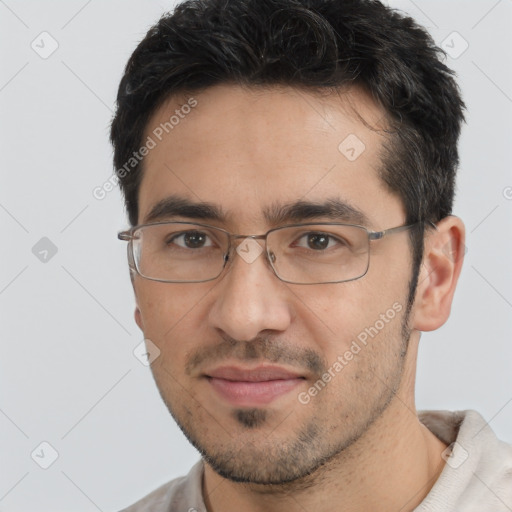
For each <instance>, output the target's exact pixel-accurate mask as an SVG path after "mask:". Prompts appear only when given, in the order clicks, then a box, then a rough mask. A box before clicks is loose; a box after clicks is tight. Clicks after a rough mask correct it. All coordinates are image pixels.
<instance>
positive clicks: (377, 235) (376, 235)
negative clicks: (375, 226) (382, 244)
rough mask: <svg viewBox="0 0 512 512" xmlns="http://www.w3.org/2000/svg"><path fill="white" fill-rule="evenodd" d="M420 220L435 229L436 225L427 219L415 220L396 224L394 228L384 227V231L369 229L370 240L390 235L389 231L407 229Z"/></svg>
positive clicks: (395, 231)
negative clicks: (401, 224) (404, 223)
mask: <svg viewBox="0 0 512 512" xmlns="http://www.w3.org/2000/svg"><path fill="white" fill-rule="evenodd" d="M422 222H424V223H426V224H428V225H429V226H430V227H433V228H434V229H435V230H436V231H437V226H436V225H435V224H434V223H433V222H431V221H429V220H427V221H419V222H415V223H414V224H407V225H405V226H397V227H396V228H390V229H385V230H384V231H370V232H369V236H370V240H380V239H381V238H383V237H384V236H386V235H390V234H391V233H400V232H401V231H406V230H408V229H411V228H413V227H414V226H417V225H418V224H421V223H422Z"/></svg>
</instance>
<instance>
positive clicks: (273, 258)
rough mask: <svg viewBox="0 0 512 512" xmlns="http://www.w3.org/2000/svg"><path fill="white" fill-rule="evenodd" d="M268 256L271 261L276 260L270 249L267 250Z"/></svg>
mask: <svg viewBox="0 0 512 512" xmlns="http://www.w3.org/2000/svg"><path fill="white" fill-rule="evenodd" d="M268 257H269V258H270V262H271V263H275V262H276V255H275V254H274V253H273V252H272V251H268Z"/></svg>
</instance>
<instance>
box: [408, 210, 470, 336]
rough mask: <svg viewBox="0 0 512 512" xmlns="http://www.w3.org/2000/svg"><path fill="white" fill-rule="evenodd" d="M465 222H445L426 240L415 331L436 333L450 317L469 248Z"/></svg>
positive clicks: (452, 219)
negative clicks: (465, 243)
mask: <svg viewBox="0 0 512 512" xmlns="http://www.w3.org/2000/svg"><path fill="white" fill-rule="evenodd" d="M464 241H465V228H464V224H463V222H462V221H461V220H460V219H459V218H458V217H455V216H449V217H445V218H444V219H442V220H441V221H440V222H439V223H438V224H437V230H432V231H430V232H429V233H428V234H427V235H426V237H425V246H424V254H423V263H422V265H421V269H420V275H419V278H418V286H417V289H416V298H415V307H414V328H415V329H417V330H419V331H433V330H435V329H438V328H439V327H441V326H442V325H443V324H444V323H445V322H446V320H447V319H448V316H449V315H450V310H451V305H452V300H453V296H454V293H455V288H456V286H457V281H458V279H459V275H460V272H461V269H462V262H463V260H464V253H465V250H466V246H465V245H464Z"/></svg>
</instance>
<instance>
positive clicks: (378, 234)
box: [117, 221, 437, 285]
mask: <svg viewBox="0 0 512 512" xmlns="http://www.w3.org/2000/svg"><path fill="white" fill-rule="evenodd" d="M424 223H427V224H429V225H430V226H431V227H433V228H435V229H437V226H436V225H435V224H434V223H433V222H430V221H418V222H415V223H413V224H406V225H401V226H395V227H393V228H388V229H384V230H382V231H371V230H369V229H368V228H366V227H365V226H361V225H358V224H346V223H343V222H306V223H299V224H288V225H285V226H278V227H276V228H272V229H270V230H268V231H267V232H266V233H265V234H263V235H239V234H235V233H230V232H229V231H227V230H226V229H223V228H219V227H217V226H211V225H209V224H202V223H197V222H187V221H164V222H152V223H149V224H139V225H137V226H133V227H132V228H131V229H128V230H125V231H120V232H119V233H118V234H117V237H118V239H119V240H122V241H125V242H128V247H127V249H128V261H129V266H130V268H131V269H133V270H135V272H137V274H138V275H139V276H141V277H142V278H144V279H148V280H150V281H157V282H161V283H182V284H189V283H190V284H192V283H207V282H208V281H213V280H215V279H217V278H218V277H219V276H220V275H221V274H222V273H223V272H224V270H225V268H226V265H227V263H228V261H230V260H231V255H232V252H233V247H234V244H233V243H232V242H233V240H237V239H241V238H242V239H244V240H245V239H247V238H251V239H253V240H265V251H264V252H265V255H266V260H267V262H268V263H269V264H270V267H271V269H272V272H273V273H274V275H275V276H276V277H277V278H278V279H279V280H280V281H282V282H284V283H289V284H303V285H309V284H337V283H346V282H349V281H356V280H357V279H361V278H362V277H364V276H365V275H366V274H367V273H368V269H369V268H370V242H371V241H372V240H381V239H382V238H384V237H385V236H387V235H392V234H395V233H401V232H403V231H406V230H408V229H411V228H413V227H415V226H417V225H419V224H424ZM165 224H186V225H189V226H190V225H192V226H199V227H203V228H207V229H213V230H216V231H220V232H223V233H225V234H226V235H227V237H228V247H227V251H226V252H225V253H224V255H223V257H224V264H223V265H222V268H221V270H220V272H219V273H218V274H217V275H216V276H215V277H211V278H209V279H202V280H199V281H171V280H168V279H157V278H154V277H147V276H145V275H143V274H141V272H140V271H139V269H138V266H137V263H136V261H135V255H134V254H133V240H134V239H135V236H134V233H135V231H137V230H139V229H141V228H144V227H147V226H161V225H165ZM307 226H347V227H355V228H359V229H362V230H364V231H366V233H367V235H368V263H367V265H366V270H365V272H364V273H363V274H361V275H359V276H357V277H352V278H350V279H343V280H341V281H321V282H314V283H298V282H295V281H288V280H286V279H283V278H282V277H281V276H280V275H279V274H278V273H277V270H276V268H275V267H274V264H273V262H272V255H273V253H272V251H269V250H268V246H267V237H268V235H269V234H270V233H272V232H274V231H278V230H281V229H285V228H297V227H307Z"/></svg>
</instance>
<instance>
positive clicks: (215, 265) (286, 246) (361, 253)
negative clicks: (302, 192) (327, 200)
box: [118, 222, 420, 284]
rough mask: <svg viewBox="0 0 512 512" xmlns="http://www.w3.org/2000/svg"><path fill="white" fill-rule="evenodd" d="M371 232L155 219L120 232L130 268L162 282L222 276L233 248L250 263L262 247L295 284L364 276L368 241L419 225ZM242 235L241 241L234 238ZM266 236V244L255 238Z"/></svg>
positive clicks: (330, 225)
mask: <svg viewBox="0 0 512 512" xmlns="http://www.w3.org/2000/svg"><path fill="white" fill-rule="evenodd" d="M418 224H420V223H419V222H418V223H415V224H409V225H407V226H397V227H394V228H390V229H386V230H384V231H370V230H368V229H367V228H365V227H363V226H357V225H353V224H339V223H334V222H332V223H331V222H329V223H322V224H310V223H308V224H293V225H288V226H283V227H278V228H274V229H271V230H270V231H268V232H267V233H266V234H264V235H237V234H232V233H229V232H228V231H226V230H225V229H222V228H218V227H214V226H209V225H206V224H197V223H193V222H157V223H153V224H142V225H139V226H134V227H133V228H131V229H130V230H128V231H122V232H120V233H119V234H118V238H119V239H120V240H124V241H127V242H129V244H128V260H129V264H130V268H131V269H133V270H135V271H136V272H137V273H138V274H139V275H140V276H142V277H144V278H146V279H151V280H153V281H161V282H164V283H203V282H206V281H212V280H214V279H216V278H217V277H219V276H220V275H221V273H222V271H223V270H224V268H225V267H226V266H227V263H228V262H229V261H231V260H232V259H233V249H234V247H235V245H236V251H237V252H238V254H239V255H240V256H241V257H242V258H244V259H245V260H246V261H247V262H252V261H254V259H256V257H258V256H259V254H260V253H262V252H264V253H265V254H266V258H267V261H268V263H269V264H270V267H271V268H272V270H273V272H274V274H275V275H276V276H277V277H278V278H279V279H280V280H281V281H284V282H286V283H291V284H327V283H343V282H345V281H353V280H355V279H359V278H361V277H363V276H364V275H365V274H366V273H367V272H368V268H369V264H370V241H372V240H380V239H381V238H383V237H384V236H387V235H391V234H393V233H400V232H402V231H406V230H408V229H410V228H412V227H414V226H416V225H418ZM238 239H244V241H243V242H241V243H239V244H234V243H233V241H235V240H238ZM258 239H260V240H265V248H264V249H263V247H262V246H261V245H260V244H259V243H258V242H256V240H258Z"/></svg>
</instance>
